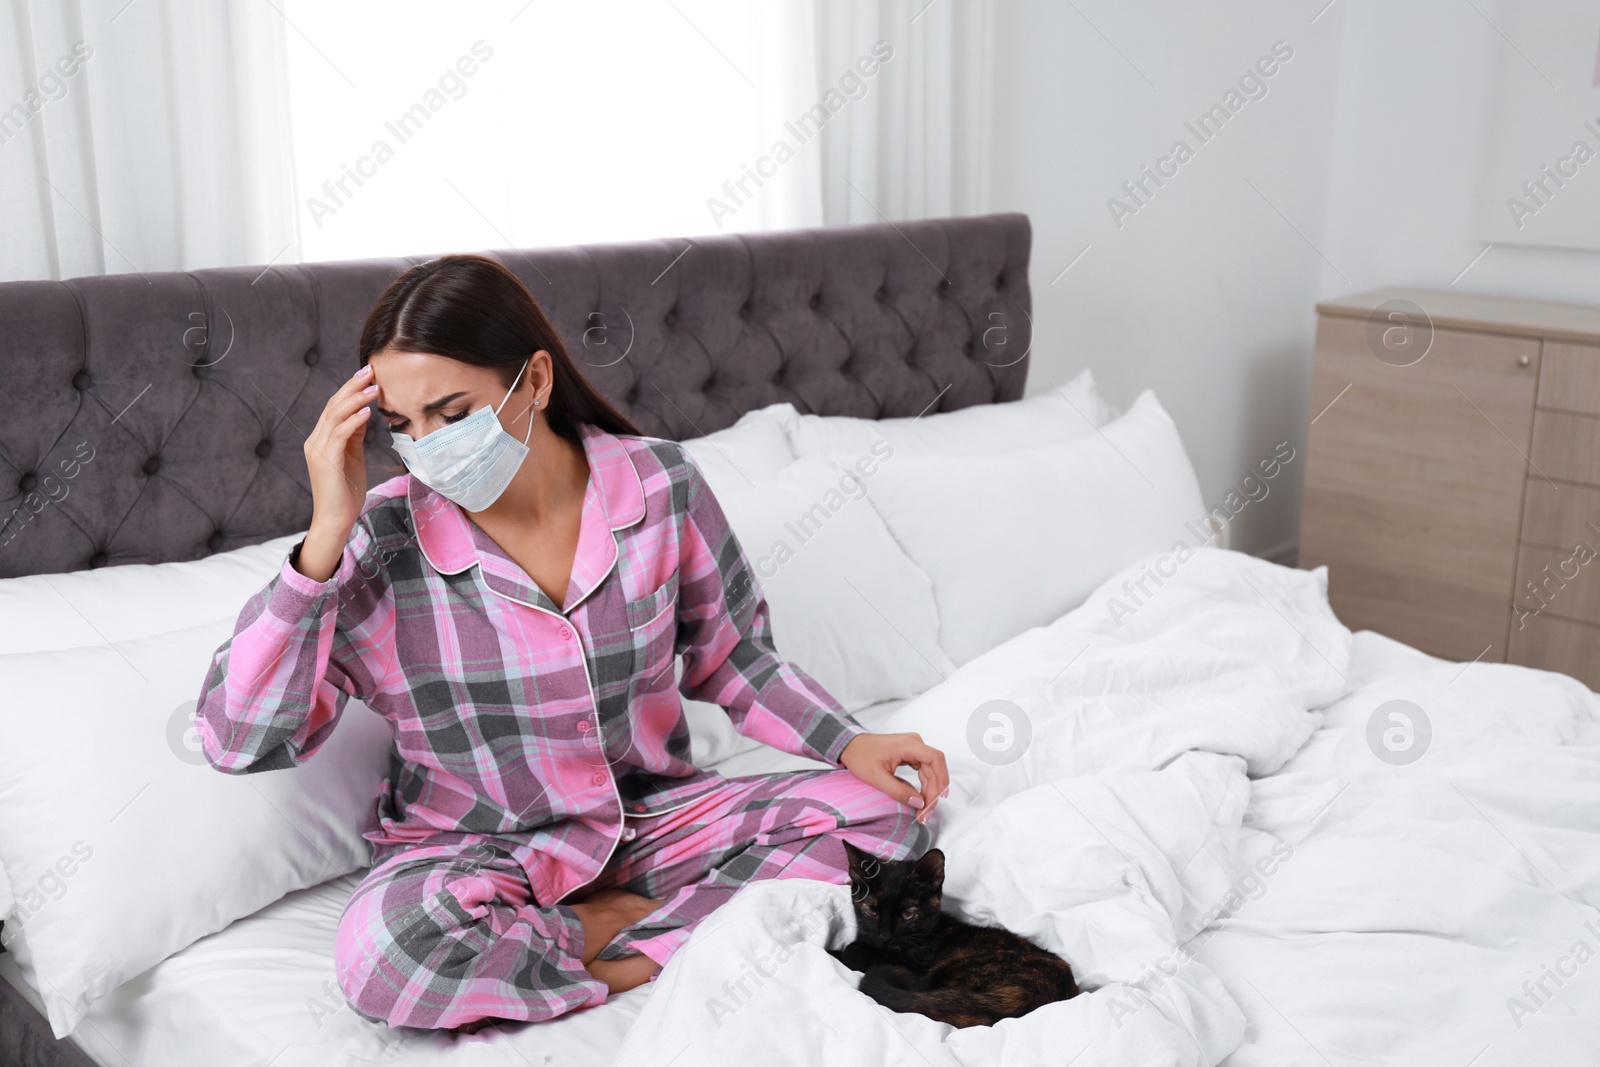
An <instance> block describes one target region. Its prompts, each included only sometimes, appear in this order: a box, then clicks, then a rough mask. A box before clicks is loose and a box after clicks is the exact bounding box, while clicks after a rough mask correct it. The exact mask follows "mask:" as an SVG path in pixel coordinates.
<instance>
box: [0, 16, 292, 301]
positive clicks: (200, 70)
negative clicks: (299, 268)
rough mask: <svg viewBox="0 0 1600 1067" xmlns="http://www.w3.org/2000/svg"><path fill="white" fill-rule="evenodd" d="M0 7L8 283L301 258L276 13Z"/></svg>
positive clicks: (4, 270)
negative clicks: (297, 241)
mask: <svg viewBox="0 0 1600 1067" xmlns="http://www.w3.org/2000/svg"><path fill="white" fill-rule="evenodd" d="M0 5H3V6H0V230H3V233H4V236H3V238H0V280H10V279H19V278H69V277H76V276H80V275H88V274H116V273H132V272H148V271H162V270H187V269H192V268H196V267H208V266H222V265H232V264H255V263H267V262H293V261H295V260H296V259H298V258H299V253H298V249H297V247H296V244H295V220H294V216H293V185H292V175H293V169H292V157H291V144H290V131H289V125H288V119H289V109H288V87H287V84H286V77H285V71H286V66H285V62H284V54H285V52H284V42H285V30H286V27H285V24H284V21H283V17H282V15H280V14H279V13H278V11H277V9H276V8H275V7H274V6H273V5H272V4H271V3H268V2H265V0H131V2H130V0H0Z"/></svg>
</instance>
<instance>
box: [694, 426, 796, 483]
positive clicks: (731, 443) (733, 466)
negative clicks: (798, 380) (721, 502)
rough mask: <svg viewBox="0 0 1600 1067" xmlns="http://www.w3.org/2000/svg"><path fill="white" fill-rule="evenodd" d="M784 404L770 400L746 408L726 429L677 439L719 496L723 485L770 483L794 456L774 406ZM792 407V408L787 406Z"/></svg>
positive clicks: (791, 461) (792, 460)
mask: <svg viewBox="0 0 1600 1067" xmlns="http://www.w3.org/2000/svg"><path fill="white" fill-rule="evenodd" d="M780 407H784V408H788V407H789V405H787V404H781V405H780V404H773V405H772V406H771V407H766V408H762V409H761V410H759V411H750V412H746V413H745V415H744V417H743V418H741V419H740V420H739V421H738V422H736V423H734V424H733V425H732V426H729V427H728V428H727V429H726V430H718V431H717V432H716V433H713V434H707V435H706V436H704V437H695V438H691V439H690V440H687V441H682V442H679V443H680V444H682V445H683V450H684V451H685V452H687V453H689V458H690V459H692V460H694V462H695V466H697V467H699V468H700V473H701V474H703V475H705V478H706V484H707V485H709V486H711V491H712V492H713V493H716V494H717V498H718V499H721V497H722V489H723V487H724V486H727V487H730V488H731V487H734V486H744V487H745V488H747V489H748V488H754V487H756V486H762V485H770V484H771V483H772V481H773V480H774V479H775V478H777V477H778V475H779V473H781V472H782V471H783V469H784V468H785V467H787V466H788V465H789V464H791V463H793V462H794V460H795V455H794V449H793V448H791V447H790V445H789V435H788V434H787V433H785V432H784V428H783V423H782V421H781V419H780V418H779V417H777V409H778V408H780ZM789 410H790V411H793V410H794V409H793V408H789Z"/></svg>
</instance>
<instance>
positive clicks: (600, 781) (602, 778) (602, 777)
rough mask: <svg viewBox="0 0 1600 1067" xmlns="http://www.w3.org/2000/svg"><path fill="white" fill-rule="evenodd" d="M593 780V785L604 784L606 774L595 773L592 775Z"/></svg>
mask: <svg viewBox="0 0 1600 1067" xmlns="http://www.w3.org/2000/svg"><path fill="white" fill-rule="evenodd" d="M593 781H594V784H595V785H605V784H606V776H605V775H603V774H597V775H595V776H594V778H593Z"/></svg>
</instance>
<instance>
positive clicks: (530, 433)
mask: <svg viewBox="0 0 1600 1067" xmlns="http://www.w3.org/2000/svg"><path fill="white" fill-rule="evenodd" d="M531 366H533V357H531V356H530V357H528V362H527V363H524V364H523V365H522V370H519V371H517V381H514V382H512V383H511V388H512V389H513V390H515V389H516V388H517V382H519V381H521V380H522V371H525V370H527V369H528V368H529V367H531ZM510 399H511V394H510V393H507V394H506V400H510ZM504 403H505V401H504V400H502V401H501V404H502V405H503V404H504ZM538 406H539V399H538V397H535V398H534V401H533V403H531V404H529V405H528V406H527V407H525V408H523V409H522V411H519V412H517V418H518V419H520V418H522V414H523V412H525V411H529V410H532V409H533V408H537V407H538ZM513 421H515V420H513ZM532 439H533V416H531V415H530V416H528V432H527V433H525V434H523V435H522V444H523V446H524V447H526V446H527V444H528V442H529V441H530V440H532Z"/></svg>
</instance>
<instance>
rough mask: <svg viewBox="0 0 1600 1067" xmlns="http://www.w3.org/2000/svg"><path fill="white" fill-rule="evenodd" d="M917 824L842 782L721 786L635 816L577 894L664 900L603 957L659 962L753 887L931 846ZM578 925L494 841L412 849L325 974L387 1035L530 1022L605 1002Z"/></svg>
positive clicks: (362, 888)
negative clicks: (864, 856) (848, 847)
mask: <svg viewBox="0 0 1600 1067" xmlns="http://www.w3.org/2000/svg"><path fill="white" fill-rule="evenodd" d="M915 814H916V813H915V812H914V811H913V810H912V809H911V808H909V807H907V806H906V805H904V804H901V803H900V802H899V801H896V800H894V799H892V798H891V797H889V796H887V795H885V794H884V793H881V792H879V791H878V790H877V789H875V788H873V787H872V786H870V785H867V784H866V783H865V782H862V781H861V780H860V779H858V778H857V777H856V776H855V775H854V774H852V773H851V772H850V771H847V770H835V771H801V772H797V773H788V774H768V775H759V776H755V777H749V778H729V779H727V780H726V781H725V782H724V784H723V785H722V786H721V787H720V788H719V789H716V790H714V791H713V792H711V793H710V794H708V795H706V796H704V797H701V798H699V799H697V800H694V801H691V802H690V803H689V804H688V805H686V806H684V807H682V808H678V809H677V810H674V811H669V812H664V813H662V814H660V815H654V816H649V817H634V818H629V819H627V820H626V822H625V829H624V831H623V840H622V841H621V842H619V843H618V845H617V849H616V851H615V853H614V854H613V855H612V857H611V860H610V862H608V863H607V864H606V867H605V869H604V870H603V871H602V872H601V874H600V876H599V877H598V878H596V879H595V881H594V882H592V883H590V885H589V886H587V887H586V888H585V889H584V890H583V891H582V892H583V893H588V892H590V891H592V890H596V889H603V888H608V887H617V888H621V889H625V890H627V891H629V892H633V893H638V894H640V895H642V896H647V897H650V898H652V899H654V900H659V901H661V907H659V908H658V909H657V910H656V911H654V912H653V913H651V914H650V915H648V916H646V917H645V918H644V919H643V920H642V921H640V922H638V923H635V924H634V925H632V926H629V927H627V928H626V929H624V930H623V931H622V932H621V933H620V934H618V935H617V937H616V938H615V939H614V940H613V941H612V942H611V943H610V944H609V945H607V946H606V948H605V949H604V950H602V951H601V953H600V958H601V959H616V958H618V957H621V956H626V955H632V954H635V953H642V954H643V955H645V956H648V957H650V958H651V959H652V960H655V961H656V963H658V964H665V963H666V962H667V960H668V959H670V958H671V957H672V954H673V953H674V952H676V951H677V950H678V949H679V948H680V947H681V946H682V945H683V944H684V942H686V941H687V940H688V939H689V935H690V933H691V932H692V931H693V929H694V927H695V925H696V924H697V923H699V922H700V920H701V919H704V918H705V917H706V916H707V915H709V914H711V912H712V911H713V910H715V909H716V908H717V907H718V906H720V905H721V904H723V903H724V902H726V901H727V900H728V899H729V898H730V897H732V896H733V894H734V893H735V892H737V891H738V890H739V889H740V887H742V886H744V885H745V884H746V883H748V882H753V881H758V880H761V879H767V878H815V879H819V880H822V881H827V882H834V883H843V882H845V881H846V880H847V877H848V876H847V873H846V872H847V864H846V861H845V853H844V846H843V845H842V844H841V842H843V841H849V842H850V843H851V844H853V845H855V846H856V847H858V848H861V849H865V850H867V851H869V852H872V853H873V854H875V855H877V856H878V857H879V858H881V859H886V860H895V859H905V858H907V857H908V856H912V855H916V854H919V853H920V852H921V851H922V850H923V849H924V848H925V847H926V846H927V844H928V841H929V831H928V829H927V828H926V827H923V826H918V825H917V824H916V822H915V821H914V816H915ZM582 951H583V924H582V923H581V922H580V921H579V919H578V916H577V913H576V912H574V911H573V910H572V908H571V907H569V906H567V905H564V904H557V905H554V906H541V905H540V904H538V903H537V902H536V901H534V900H533V899H532V893H531V891H530V889H529V886H528V880H527V876H526V873H525V872H524V871H523V869H522V867H521V865H520V864H519V863H517V861H516V860H515V859H514V858H513V857H512V856H511V855H510V854H509V853H508V852H506V851H505V850H504V849H501V848H497V847H495V846H494V845H492V844H474V845H461V844H446V845H417V846H412V847H408V848H404V849H402V850H401V851H400V852H398V853H396V854H394V855H391V856H389V857H388V858H387V859H384V860H383V861H381V862H380V863H378V864H377V866H375V867H373V868H372V870H371V871H369V872H368V873H367V875H366V877H365V878H364V879H362V881H361V883H360V885H358V886H357V887H356V890H355V892H354V893H353V894H352V895H351V898H350V902H349V904H348V905H346V907H345V911H344V915H343V917H342V918H341V919H340V922H339V933H338V939H337V942H336V946H335V969H336V972H337V975H338V979H339V986H340V988H341V989H342V990H343V991H344V994H345V996H346V998H348V999H349V1001H350V1003H351V1006H352V1007H354V1008H355V1010H356V1011H358V1012H359V1013H361V1014H362V1015H365V1016H366V1017H368V1018H370V1019H373V1020H374V1021H383V1022H387V1023H389V1024H390V1025H391V1026H415V1027H428V1028H448V1027H455V1026H460V1025H462V1024H463V1023H467V1022H472V1021H475V1020H478V1019H483V1018H491V1019H510V1020H528V1021H539V1020H543V1019H550V1018H554V1017H555V1016H557V1015H561V1014H563V1013H565V1012H568V1011H572V1010H573V1009H575V1008H582V1007H586V1006H589V1005H592V1004H599V1003H603V1002H604V1001H605V999H606V986H605V983H603V982H600V981H598V980H597V979H595V978H594V977H593V976H591V975H590V974H589V972H588V971H587V970H586V969H585V968H584V965H583V961H582Z"/></svg>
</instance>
